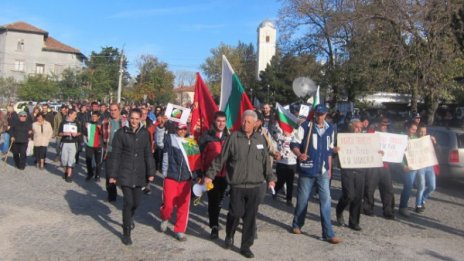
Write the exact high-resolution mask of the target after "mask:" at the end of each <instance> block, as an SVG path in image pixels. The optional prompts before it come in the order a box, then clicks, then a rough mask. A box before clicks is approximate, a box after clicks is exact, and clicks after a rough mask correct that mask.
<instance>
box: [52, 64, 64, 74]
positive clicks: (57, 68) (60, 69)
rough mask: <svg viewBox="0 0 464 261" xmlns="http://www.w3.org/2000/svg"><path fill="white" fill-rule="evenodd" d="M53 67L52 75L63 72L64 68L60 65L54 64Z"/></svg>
mask: <svg viewBox="0 0 464 261" xmlns="http://www.w3.org/2000/svg"><path fill="white" fill-rule="evenodd" d="M53 67H54V68H53V73H54V74H56V75H60V74H61V73H62V72H63V70H64V66H63V65H60V64H55V65H54V66H53Z"/></svg>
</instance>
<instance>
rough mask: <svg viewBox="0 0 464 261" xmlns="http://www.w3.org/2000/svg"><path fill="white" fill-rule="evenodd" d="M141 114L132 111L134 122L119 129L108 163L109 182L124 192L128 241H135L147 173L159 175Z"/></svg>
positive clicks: (125, 226) (126, 237)
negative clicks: (136, 222)
mask: <svg viewBox="0 0 464 261" xmlns="http://www.w3.org/2000/svg"><path fill="white" fill-rule="evenodd" d="M141 117H142V112H141V111H140V110H139V109H133V110H132V111H131V112H130V116H129V122H130V123H129V125H130V126H129V127H124V128H122V129H119V130H118V131H117V132H116V134H115V136H114V139H113V143H112V145H111V146H112V151H111V154H110V158H109V164H108V174H109V175H110V179H109V183H111V184H116V183H117V184H119V186H121V189H122V193H123V195H124V203H123V210H122V222H123V233H124V234H123V238H122V242H123V244H125V245H131V244H132V239H131V229H133V228H134V226H135V225H134V222H133V216H134V214H135V210H136V209H137V207H138V205H139V202H140V198H141V196H142V187H143V186H144V185H145V176H148V177H149V178H148V179H149V180H150V181H153V179H154V175H155V162H154V160H153V156H152V154H151V148H150V137H149V135H148V131H147V130H146V129H145V128H144V127H143V126H142V125H141V124H140V119H141Z"/></svg>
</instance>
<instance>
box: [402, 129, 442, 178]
mask: <svg viewBox="0 0 464 261" xmlns="http://www.w3.org/2000/svg"><path fill="white" fill-rule="evenodd" d="M406 160H407V161H408V168H409V169H410V170H418V169H422V168H426V167H431V166H435V165H437V164H438V161H437V155H436V154H435V148H434V147H433V143H432V139H430V136H429V135H427V136H424V137H422V138H419V139H412V140H409V141H408V148H407V150H406Z"/></svg>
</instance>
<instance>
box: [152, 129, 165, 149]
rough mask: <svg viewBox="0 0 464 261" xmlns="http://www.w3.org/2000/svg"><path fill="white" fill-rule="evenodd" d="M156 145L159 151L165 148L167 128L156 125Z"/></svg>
mask: <svg viewBox="0 0 464 261" xmlns="http://www.w3.org/2000/svg"><path fill="white" fill-rule="evenodd" d="M155 125H156V128H155V145H156V148H157V149H160V150H162V149H163V148H164V136H166V135H165V134H166V132H167V131H166V128H165V127H164V126H163V127H160V126H159V125H157V124H155Z"/></svg>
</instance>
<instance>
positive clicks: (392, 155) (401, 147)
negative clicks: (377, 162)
mask: <svg viewBox="0 0 464 261" xmlns="http://www.w3.org/2000/svg"><path fill="white" fill-rule="evenodd" d="M376 133H377V134H378V135H379V137H380V149H381V150H382V151H383V153H384V154H383V161H385V162H393V163H401V162H403V158H404V152H405V150H406V147H407V146H408V136H407V135H403V134H393V133H387V132H376Z"/></svg>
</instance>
